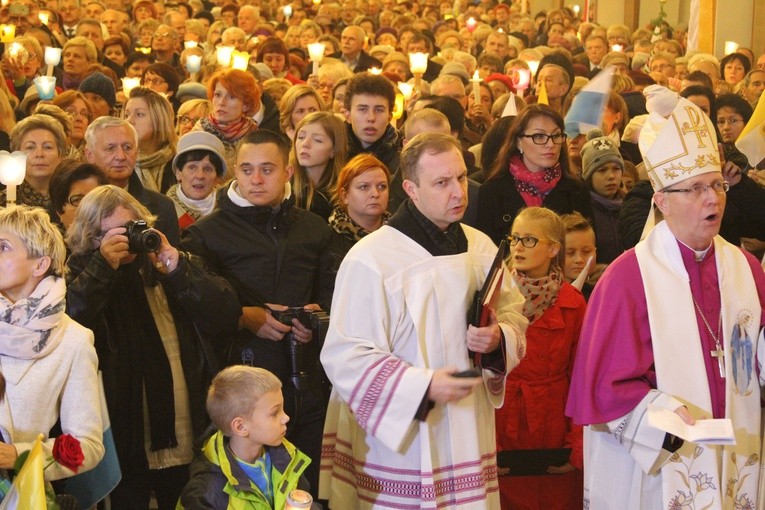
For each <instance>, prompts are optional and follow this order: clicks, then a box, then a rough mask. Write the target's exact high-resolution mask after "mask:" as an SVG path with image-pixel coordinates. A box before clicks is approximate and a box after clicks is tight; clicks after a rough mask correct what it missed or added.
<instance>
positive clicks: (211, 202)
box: [167, 184, 215, 221]
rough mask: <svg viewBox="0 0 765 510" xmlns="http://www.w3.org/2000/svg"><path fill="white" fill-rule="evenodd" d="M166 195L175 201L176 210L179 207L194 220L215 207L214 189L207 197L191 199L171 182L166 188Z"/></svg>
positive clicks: (177, 185)
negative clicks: (168, 187)
mask: <svg viewBox="0 0 765 510" xmlns="http://www.w3.org/2000/svg"><path fill="white" fill-rule="evenodd" d="M167 196H168V197H169V198H170V199H171V200H172V201H173V203H175V205H176V211H177V209H178V208H180V209H181V210H182V211H183V212H185V213H186V214H188V215H189V216H190V217H191V218H192V219H193V220H194V221H197V220H198V219H199V218H202V217H204V216H207V215H208V214H210V213H211V212H213V209H215V190H213V192H212V193H210V195H209V196H208V197H207V198H203V199H202V200H192V199H191V198H189V197H187V196H186V194H185V193H183V190H182V189H181V186H180V185H179V184H173V185H172V186H170V189H168V190H167Z"/></svg>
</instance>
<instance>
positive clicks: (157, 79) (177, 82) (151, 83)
mask: <svg viewBox="0 0 765 510" xmlns="http://www.w3.org/2000/svg"><path fill="white" fill-rule="evenodd" d="M141 85H143V86H144V87H147V88H150V89H151V90H153V91H154V92H158V93H160V94H162V95H164V96H165V97H166V98H167V99H168V101H170V104H171V105H172V106H173V111H174V112H177V111H178V108H180V106H181V103H180V102H179V101H178V87H180V86H181V77H180V76H179V75H178V71H176V70H175V68H173V66H171V65H170V64H165V63H164V62H156V63H154V64H151V65H150V66H149V67H147V68H146V72H145V73H143V77H142V78H141Z"/></svg>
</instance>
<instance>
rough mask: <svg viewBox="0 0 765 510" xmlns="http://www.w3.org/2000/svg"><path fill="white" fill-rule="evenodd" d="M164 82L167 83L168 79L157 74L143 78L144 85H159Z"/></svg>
mask: <svg viewBox="0 0 765 510" xmlns="http://www.w3.org/2000/svg"><path fill="white" fill-rule="evenodd" d="M164 83H167V81H165V80H163V79H162V78H160V77H159V76H157V77H156V78H146V77H145V78H144V79H143V84H144V85H157V86H159V85H162V84H164Z"/></svg>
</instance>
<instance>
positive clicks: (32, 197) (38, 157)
mask: <svg viewBox="0 0 765 510" xmlns="http://www.w3.org/2000/svg"><path fill="white" fill-rule="evenodd" d="M11 150H12V151H23V152H26V153H27V167H26V174H25V175H24V181H23V182H22V183H21V185H20V186H19V187H18V189H17V190H16V203H17V204H20V205H21V204H23V205H30V206H37V207H43V208H48V207H49V205H50V197H49V195H48V184H49V183H50V177H51V175H52V174H53V170H55V169H56V167H57V166H58V164H59V163H60V162H61V159H63V157H64V154H66V135H65V134H64V129H63V128H62V127H61V124H60V123H59V122H58V121H56V120H54V119H53V118H52V117H49V116H48V115H31V116H29V117H27V118H26V119H24V120H22V121H21V122H19V123H18V124H16V126H15V127H14V128H13V130H11ZM0 203H1V205H3V206H5V205H6V196H5V190H3V192H2V195H0Z"/></svg>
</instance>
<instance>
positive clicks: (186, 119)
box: [178, 115, 199, 124]
mask: <svg viewBox="0 0 765 510" xmlns="http://www.w3.org/2000/svg"><path fill="white" fill-rule="evenodd" d="M198 120H199V119H198V118H197V119H193V118H191V117H188V116H186V115H181V116H179V117H178V124H196V123H197V121H198Z"/></svg>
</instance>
